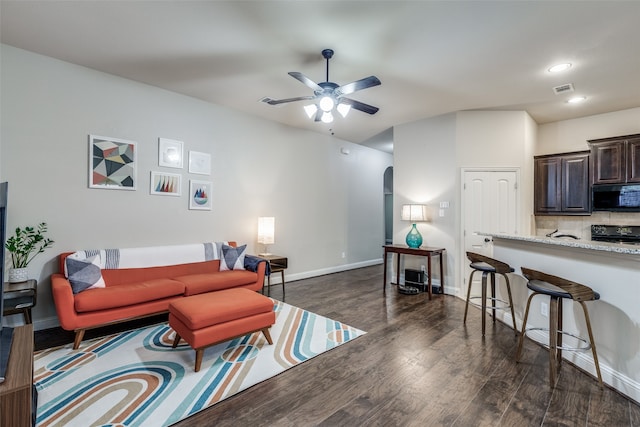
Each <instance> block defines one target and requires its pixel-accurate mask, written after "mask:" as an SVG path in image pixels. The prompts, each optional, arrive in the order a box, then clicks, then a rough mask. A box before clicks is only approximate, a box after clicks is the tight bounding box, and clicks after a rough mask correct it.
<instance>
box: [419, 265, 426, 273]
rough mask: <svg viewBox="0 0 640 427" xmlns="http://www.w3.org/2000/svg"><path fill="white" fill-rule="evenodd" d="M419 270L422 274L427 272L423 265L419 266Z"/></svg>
mask: <svg viewBox="0 0 640 427" xmlns="http://www.w3.org/2000/svg"><path fill="white" fill-rule="evenodd" d="M420 270H421V271H422V272H423V273H425V272H426V271H427V266H425V265H421V266H420Z"/></svg>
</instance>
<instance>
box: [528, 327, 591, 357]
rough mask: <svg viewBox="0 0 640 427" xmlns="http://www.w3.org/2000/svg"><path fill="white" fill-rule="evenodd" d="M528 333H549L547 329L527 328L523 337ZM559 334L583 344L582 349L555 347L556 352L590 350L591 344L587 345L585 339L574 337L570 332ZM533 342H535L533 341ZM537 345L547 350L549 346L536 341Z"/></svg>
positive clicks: (560, 332) (587, 342)
mask: <svg viewBox="0 0 640 427" xmlns="http://www.w3.org/2000/svg"><path fill="white" fill-rule="evenodd" d="M529 331H543V332H547V333H548V332H549V328H527V329H525V330H524V336H525V337H527V332H529ZM558 333H559V334H562V335H567V336H570V337H572V338H575V339H577V340H578V341H580V342H582V343H584V344H585V345H584V347H566V346H558V347H556V348H557V349H558V350H566V351H587V350H591V344H590V343H589V341H587V340H586V339H584V338H582V337H580V336H578V335H574V334H572V333H571V332H565V331H558ZM528 338H529V339H531V337H528ZM534 341H535V340H534ZM536 342H537V343H539V344H540V345H542V346H543V347H544V348H549V344H545V343H543V342H540V341H536Z"/></svg>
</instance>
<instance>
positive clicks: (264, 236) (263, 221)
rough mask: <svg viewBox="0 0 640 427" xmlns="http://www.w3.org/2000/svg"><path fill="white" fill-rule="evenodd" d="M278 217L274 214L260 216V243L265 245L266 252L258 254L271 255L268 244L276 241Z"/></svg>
mask: <svg viewBox="0 0 640 427" xmlns="http://www.w3.org/2000/svg"><path fill="white" fill-rule="evenodd" d="M275 232H276V219H275V218H274V217H272V216H261V217H259V218H258V243H262V244H263V245H264V252H263V253H261V254H258V255H271V254H270V253H269V248H268V245H273V244H274V243H275Z"/></svg>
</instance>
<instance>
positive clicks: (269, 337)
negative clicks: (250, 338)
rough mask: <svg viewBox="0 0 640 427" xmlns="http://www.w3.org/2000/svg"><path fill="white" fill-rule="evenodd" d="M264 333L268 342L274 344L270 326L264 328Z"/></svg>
mask: <svg viewBox="0 0 640 427" xmlns="http://www.w3.org/2000/svg"><path fill="white" fill-rule="evenodd" d="M262 333H263V334H264V337H265V338H266V339H267V342H268V343H269V344H273V340H272V339H271V332H269V328H264V329H262Z"/></svg>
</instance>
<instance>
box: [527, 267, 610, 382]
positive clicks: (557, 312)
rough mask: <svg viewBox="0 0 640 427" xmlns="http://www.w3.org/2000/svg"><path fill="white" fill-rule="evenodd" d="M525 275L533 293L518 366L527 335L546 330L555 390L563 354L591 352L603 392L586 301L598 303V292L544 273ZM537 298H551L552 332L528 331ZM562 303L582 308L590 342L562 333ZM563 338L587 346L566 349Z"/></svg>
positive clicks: (550, 320)
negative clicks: (568, 301)
mask: <svg viewBox="0 0 640 427" xmlns="http://www.w3.org/2000/svg"><path fill="white" fill-rule="evenodd" d="M522 274H523V275H524V276H525V277H526V278H527V280H528V283H527V287H528V288H529V289H531V290H532V291H533V293H532V294H531V295H530V296H529V299H528V300H527V308H526V310H525V313H524V320H523V321H522V333H521V334H520V340H519V342H518V351H517V353H516V362H519V361H520V357H521V355H522V344H523V342H524V336H525V334H526V332H527V331H532V330H543V331H546V330H548V331H549V345H548V346H545V347H548V348H549V380H550V381H551V386H552V387H553V386H555V384H556V379H557V376H558V375H557V374H558V372H559V370H560V364H561V362H562V350H567V351H582V350H589V349H591V353H592V354H593V361H594V363H595V365H596V373H597V374H598V382H599V383H600V387H601V388H602V386H603V385H602V375H600V365H599V363H598V354H597V352H596V342H595V341H594V339H593V332H592V331H591V321H590V320H589V312H588V311H587V306H586V305H585V304H584V302H585V301H595V300H598V299H600V294H598V293H597V292H594V291H593V289H591V288H590V287H588V286H585V285H581V284H580V283H576V282H572V281H570V280H567V279H563V278H561V277H557V276H552V275H550V274H546V273H542V272H540V271H536V270H531V269H529V268H524V267H522ZM536 295H548V296H549V297H550V299H551V300H550V304H549V329H546V328H527V317H528V316H529V307H530V306H531V300H532V299H533V297H534V296H536ZM562 299H572V300H574V301H576V302H578V303H580V305H581V306H582V310H583V311H584V318H585V321H586V323H587V332H588V334H589V342H587V340H586V339H584V338H581V337H579V336H577V335H574V334H571V333H569V332H566V331H563V330H562ZM563 335H568V336H571V337H573V338H575V339H577V340H578V341H579V342H580V343H583V344H584V346H582V347H565V346H563V345H562V337H563Z"/></svg>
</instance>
